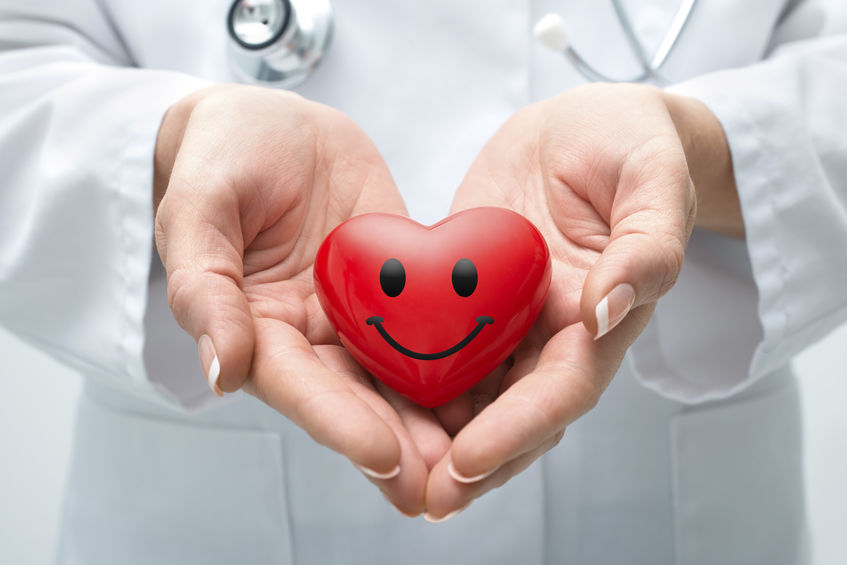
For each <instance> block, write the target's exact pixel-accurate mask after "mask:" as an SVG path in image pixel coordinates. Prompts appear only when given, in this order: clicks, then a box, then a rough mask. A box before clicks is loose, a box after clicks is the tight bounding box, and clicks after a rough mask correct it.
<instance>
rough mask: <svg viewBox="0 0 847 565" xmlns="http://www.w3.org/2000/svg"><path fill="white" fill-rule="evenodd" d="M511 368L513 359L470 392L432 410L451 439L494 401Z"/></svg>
mask: <svg viewBox="0 0 847 565" xmlns="http://www.w3.org/2000/svg"><path fill="white" fill-rule="evenodd" d="M511 367H512V359H511V357H510V358H508V359H506V360H505V361H503V362H502V363H500V365H498V366H497V368H495V369H494V370H493V371H492V372H491V373H489V374H488V375H486V376H485V378H483V379H482V380H481V381H479V382H478V383H476V384H475V385H473V386H472V387H471V388H470V390H468V391H467V392H465V393H462V394H460V395H459V396H457V397H456V398H454V399H452V400H450V401H449V402H447V403H445V404H442V405H441V406H437V407H435V408H433V409H432V412H433V413H434V414H435V416H436V417H437V418H438V421H439V422H441V425H442V426H443V428H444V429H445V430H446V431H447V433H448V434H449V435H450V437H454V436H455V435H456V434H458V433H459V432H460V431H461V430H462V428H464V427H465V426H466V425H467V423H468V422H470V421H471V420H472V419H473V418H474V417H475V416H476V415H477V414H479V413H480V412H482V410H483V409H484V408H485V407H486V406H488V405H489V404H491V403H492V402H493V401H494V399H495V398H496V397H497V394H498V393H499V391H500V386H501V384H502V382H503V377H505V375H506V374H507V373H508V372H509V369H510V368H511Z"/></svg>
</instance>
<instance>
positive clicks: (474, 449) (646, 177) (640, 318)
mask: <svg viewBox="0 0 847 565" xmlns="http://www.w3.org/2000/svg"><path fill="white" fill-rule="evenodd" d="M690 132H693V133H690ZM706 165H708V166H706ZM692 178H693V179H694V181H696V182H697V184H698V194H697V195H695V190H694V186H695V183H694V182H693V181H692ZM700 184H702V185H703V186H702V187H701V186H699V185H700ZM701 189H702V190H701ZM704 190H706V191H707V192H704ZM698 199H700V200H703V201H705V206H706V211H707V213H706V214H705V215H704V216H703V217H702V218H699V219H698V222H700V221H702V222H703V223H704V224H705V225H706V227H712V228H717V229H719V231H724V232H727V233H735V234H738V233H743V231H742V229H743V226H741V220H740V218H741V215H740V210H739V209H738V202H737V195H736V194H735V185H734V181H733V177H732V167H731V159H730V157H729V150H728V147H727V144H726V139H725V136H724V134H723V130H722V129H721V127H720V124H719V123H718V122H717V119H716V118H715V117H714V115H712V114H711V112H709V110H708V109H706V107H705V106H703V105H702V104H701V103H699V102H698V101H696V100H693V99H690V98H681V97H676V96H672V95H669V94H667V93H665V92H663V91H661V90H659V89H657V88H653V87H650V86H641V85H607V84H592V85H586V86H583V87H579V88H575V89H573V90H570V91H567V92H565V93H564V94H561V95H559V96H557V97H554V98H551V99H548V100H544V101H542V102H539V103H536V104H533V105H531V106H528V107H526V108H524V109H523V110H521V111H520V112H518V113H516V114H515V115H514V116H513V117H512V118H511V119H510V120H509V121H508V122H506V124H505V125H504V126H503V127H502V128H501V129H500V130H499V131H498V132H497V133H496V134H495V135H494V136H493V138H492V139H491V140H490V141H489V142H488V144H487V145H486V146H485V147H484V148H483V150H482V152H481V153H480V155H479V156H478V157H477V159H476V161H475V162H474V163H473V165H472V166H471V169H470V170H469V172H468V174H467V176H466V177H465V179H464V181H463V182H462V185H461V187H460V188H459V190H458V192H457V194H456V197H455V200H454V203H453V211H454V212H455V211H459V210H462V209H465V208H470V207H473V206H501V207H505V208H510V209H512V210H515V211H517V212H519V213H521V214H523V215H524V216H526V217H527V218H528V219H529V220H530V221H532V222H533V223H534V224H535V225H536V226H537V227H538V228H539V229H540V230H541V232H542V233H543V234H544V236H545V238H546V239H547V243H548V245H549V246H550V251H551V256H552V260H553V280H552V283H551V286H550V291H549V294H548V297H547V301H546V303H545V306H544V309H543V311H542V313H541V315H540V316H539V319H538V321H537V322H536V323H535V325H534V326H533V328H532V329H531V330H530V333H529V334H528V335H527V336H526V338H525V339H524V341H523V342H522V343H521V345H520V346H519V347H518V349H516V350H515V352H514V353H513V354H512V356H511V357H510V359H509V360H507V362H506V363H504V365H503V366H502V367H500V369H499V370H498V371H495V372H494V373H493V374H492V375H490V376H489V377H487V378H486V379H484V380H483V381H482V382H481V383H479V384H478V385H476V386H475V387H474V388H473V389H472V390H471V391H470V392H469V393H467V394H465V395H463V396H460V397H459V398H457V399H456V400H454V401H452V402H451V403H449V404H448V405H445V406H443V407H440V408H439V409H437V410H436V414H437V415H438V416H439V418H440V420H441V421H442V423H443V424H444V426H445V428H446V429H447V430H448V431H453V432H458V433H457V435H456V437H455V439H454V441H453V444H452V446H451V448H450V450H449V452H447V453H446V454H445V455H444V457H443V458H442V459H441V461H440V462H439V463H438V464H437V465H436V466H435V467H434V468H433V469H432V471H431V474H430V477H429V481H428V484H427V497H426V507H427V510H428V514H429V516H430V517H434V518H437V517H444V516H447V515H448V514H451V513H453V512H455V511H457V510H459V509H461V508H463V507H465V506H466V505H468V504H469V503H470V502H471V501H472V500H473V499H474V498H476V497H478V496H480V495H482V494H483V493H485V492H487V491H488V490H490V489H492V488H496V487H497V486H499V485H502V484H503V483H505V482H506V481H508V480H509V479H510V478H511V477H512V476H514V475H516V474H517V473H519V472H520V471H522V470H523V469H525V468H526V467H527V466H529V465H530V464H531V463H532V462H533V461H534V460H535V459H537V458H538V457H540V456H541V455H542V454H544V453H545V452H546V451H548V450H549V449H550V448H552V447H553V446H555V445H556V444H557V443H558V442H559V440H560V439H561V438H562V435H563V434H564V431H565V428H566V426H568V425H569V424H570V423H571V422H573V421H574V420H575V419H577V418H579V417H580V416H582V415H583V414H584V413H586V412H587V411H588V410H590V409H591V408H592V407H593V406H594V405H595V404H596V403H597V402H598V400H599V398H600V395H601V394H602V393H603V391H604V389H605V388H606V386H607V385H608V384H609V382H610V381H611V379H612V377H613V376H614V375H615V373H616V371H617V369H618V367H619V365H620V363H621V361H622V359H623V356H624V353H625V352H626V349H627V348H628V347H629V346H630V345H631V344H632V343H633V342H634V341H635V339H636V337H637V336H638V335H639V334H640V333H641V331H642V330H643V328H644V327H645V325H646V323H647V321H648V319H649V317H650V315H651V313H652V311H653V308H654V306H655V304H656V301H657V300H658V299H659V297H660V296H662V295H663V294H664V293H666V292H667V291H668V290H669V289H670V288H671V287H672V286H673V284H674V282H675V280H676V278H677V275H678V274H679V271H680V269H681V267H682V261H683V255H684V250H685V246H686V243H687V242H688V238H689V235H690V233H691V230H692V227H693V225H694V221H695V216H696V209H697V205H696V203H697V200H698Z"/></svg>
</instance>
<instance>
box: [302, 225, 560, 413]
mask: <svg viewBox="0 0 847 565" xmlns="http://www.w3.org/2000/svg"><path fill="white" fill-rule="evenodd" d="M550 271H551V267H550V252H549V250H548V248H547V244H546V242H545V241H544V237H543V236H542V235H541V233H540V232H539V231H538V230H537V229H536V228H535V226H533V225H532V224H531V223H530V222H529V221H528V220H526V219H525V218H524V217H523V216H521V215H520V214H516V213H515V212H512V211H509V210H506V209H504V208H472V209H469V210H465V211H463V212H459V213H458V214H454V215H452V216H450V217H448V218H446V219H444V220H442V221H441V222H439V223H437V224H435V225H433V226H429V227H427V226H423V225H421V224H419V223H417V222H415V221H413V220H411V219H409V218H407V217H404V216H397V215H392V214H365V215H362V216H357V217H355V218H351V219H350V220H348V221H346V222H344V223H343V224H341V225H339V226H338V227H337V228H335V229H334V230H333V231H332V232H331V233H330V234H329V235H328V236H327V238H326V240H324V242H323V244H322V245H321V247H320V249H319V250H318V254H317V257H316V259H315V271H314V274H315V289H316V291H317V295H318V299H319V300H320V303H321V306H322V307H323V309H324V311H325V312H326V314H327V316H328V317H329V321H330V323H331V324H332V326H333V327H334V328H335V330H336V332H338V336H339V337H340V339H341V342H342V343H343V344H344V346H345V347H346V348H347V349H348V350H349V351H350V353H351V354H352V355H353V356H354V357H355V358H356V359H357V360H358V361H359V363H361V364H362V366H363V367H365V369H367V370H368V371H369V372H370V373H371V374H372V375H374V376H375V377H377V378H378V379H380V380H381V381H382V382H384V383H385V384H387V385H388V386H390V387H391V388H393V389H394V390H396V391H398V392H400V393H401V394H403V395H405V396H407V397H408V398H410V399H412V400H413V401H415V402H417V403H418V404H421V405H423V406H427V407H432V406H438V405H440V404H443V403H445V402H447V401H448V400H450V399H452V398H454V397H455V396H457V395H459V394H461V393H462V392H464V391H466V390H468V389H469V388H470V387H471V386H473V385H474V384H475V383H477V382H478V381H479V380H480V379H482V378H483V377H485V376H486V375H487V374H489V373H490V372H491V371H493V370H494V369H495V368H496V367H497V366H498V365H499V364H500V363H501V362H503V360H504V359H506V357H508V356H509V354H510V353H511V352H512V350H513V349H514V348H515V347H516V346H517V345H518V343H520V341H521V339H523V337H524V335H526V332H527V331H528V330H529V328H530V327H531V326H532V324H533V322H534V321H535V319H536V317H538V314H539V312H540V311H541V307H542V306H543V304H544V298H545V297H546V295H547V289H548V288H549V286H550V276H551V272H550Z"/></svg>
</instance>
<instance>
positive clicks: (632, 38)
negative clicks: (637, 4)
mask: <svg viewBox="0 0 847 565" xmlns="http://www.w3.org/2000/svg"><path fill="white" fill-rule="evenodd" d="M611 2H612V5H613V6H614V9H615V15H616V16H617V18H618V21H619V22H620V25H621V29H622V30H623V32H624V36H625V37H626V41H627V43H629V46H630V49H632V52H633V54H634V55H635V57H636V59H638V62H639V64H640V65H641V69H642V72H641V73H639V74H638V75H634V76H632V77H628V78H620V77H611V76H609V75H606V74H604V73H601V72H600V71H598V70H597V69H596V68H595V67H594V66H592V65H591V64H590V63H588V62H587V61H586V60H585V59H584V58H583V57H582V55H580V53H579V52H578V51H577V50H576V49H574V48H573V46H571V44H570V41H569V39H568V34H567V31H566V30H565V28H564V22H563V21H562V18H561V17H560V16H559V15H558V14H547V15H546V16H544V17H542V18H541V19H540V20H539V21H538V23H537V24H536V25H535V28H534V30H533V31H534V33H535V37H536V39H538V40H539V41H540V42H541V43H542V44H544V45H545V46H546V47H549V48H550V49H553V50H554V51H559V52H561V53H562V54H563V55H564V56H565V57H567V58H568V59H569V60H570V61H571V63H572V64H573V66H574V67H575V68H576V69H577V70H578V71H579V72H580V74H582V75H583V76H584V77H585V78H586V79H588V80H589V81H592V82H645V81H650V80H652V81H654V82H655V83H656V84H660V85H667V84H670V82H671V81H670V80H668V79H667V78H666V77H665V76H664V75H663V74H662V73H661V69H662V66H663V65H664V64H665V61H666V60H667V58H668V55H669V54H670V53H671V51H672V50H673V48H674V46H675V45H676V44H677V42H678V41H679V38H680V36H681V35H682V31H683V29H684V28H685V25H686V24H687V23H688V21H689V20H690V19H691V13H692V11H693V10H694V6H695V5H696V3H697V0H683V2H682V4H681V5H680V7H679V10H677V13H676V16H674V20H673V22H672V23H671V27H670V29H668V32H667V33H666V34H665V37H664V39H663V40H662V43H661V45H660V46H659V49H658V50H657V51H656V54H655V55H654V56H653V58H652V59H650V58H649V57H648V56H647V54H646V53H645V52H644V46H643V45H642V43H641V41H640V40H639V39H638V36H637V35H636V34H635V29H634V27H633V25H632V20H630V18H629V16H628V15H627V13H626V10H625V9H624V7H623V5H622V3H621V0H611Z"/></svg>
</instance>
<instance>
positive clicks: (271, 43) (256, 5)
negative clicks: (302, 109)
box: [227, 0, 333, 88]
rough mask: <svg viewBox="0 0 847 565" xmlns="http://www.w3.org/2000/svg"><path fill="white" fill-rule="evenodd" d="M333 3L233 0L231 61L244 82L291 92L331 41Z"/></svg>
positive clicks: (229, 26)
mask: <svg viewBox="0 0 847 565" xmlns="http://www.w3.org/2000/svg"><path fill="white" fill-rule="evenodd" d="M332 30H333V11H332V6H331V5H330V3H329V0H235V2H233V3H232V6H231V7H230V9H229V14H228V15H227V31H228V32H229V37H230V42H229V59H230V64H231V66H232V69H233V71H234V72H235V74H236V75H237V76H238V78H239V79H240V80H242V81H244V82H248V83H252V84H261V85H264V86H274V87H278V88H291V87H294V86H296V85H298V84H300V83H301V82H303V81H304V80H305V79H306V77H308V76H309V75H310V74H311V72H312V71H313V70H314V69H315V67H316V66H317V65H318V63H319V62H320V60H321V58H322V57H323V55H324V53H326V50H327V49H328V48H329V44H330V42H331V41H332Z"/></svg>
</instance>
